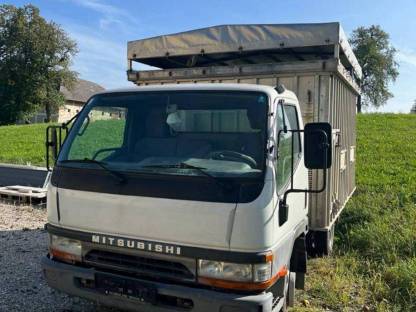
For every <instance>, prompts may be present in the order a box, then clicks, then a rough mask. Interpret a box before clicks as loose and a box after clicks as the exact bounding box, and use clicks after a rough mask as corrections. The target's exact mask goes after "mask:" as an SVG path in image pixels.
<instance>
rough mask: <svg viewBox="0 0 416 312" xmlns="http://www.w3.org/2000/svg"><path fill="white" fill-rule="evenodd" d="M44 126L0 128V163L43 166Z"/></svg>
mask: <svg viewBox="0 0 416 312" xmlns="http://www.w3.org/2000/svg"><path fill="white" fill-rule="evenodd" d="M46 127H47V125H46V124H34V125H21V126H2V127H0V163H13V164H19V165H27V164H31V165H38V166H45V131H46Z"/></svg>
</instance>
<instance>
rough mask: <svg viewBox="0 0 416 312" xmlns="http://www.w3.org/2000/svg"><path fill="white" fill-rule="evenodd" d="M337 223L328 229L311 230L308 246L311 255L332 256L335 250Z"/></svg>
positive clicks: (308, 236)
mask: <svg viewBox="0 0 416 312" xmlns="http://www.w3.org/2000/svg"><path fill="white" fill-rule="evenodd" d="M334 234H335V223H334V224H333V225H332V226H331V228H330V229H329V230H328V231H310V232H309V233H308V235H307V240H306V241H307V243H306V248H307V252H308V255H309V256H311V257H322V256H330V255H331V254H332V252H333V250H334Z"/></svg>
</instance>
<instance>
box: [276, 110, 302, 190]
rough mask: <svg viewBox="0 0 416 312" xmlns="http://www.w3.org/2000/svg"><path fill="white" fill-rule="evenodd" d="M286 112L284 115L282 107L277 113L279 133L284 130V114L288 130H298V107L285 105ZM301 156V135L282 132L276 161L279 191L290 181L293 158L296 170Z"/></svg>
mask: <svg viewBox="0 0 416 312" xmlns="http://www.w3.org/2000/svg"><path fill="white" fill-rule="evenodd" d="M283 110H284V112H283V113H282V109H281V107H279V108H278V112H277V118H278V120H277V125H278V126H277V133H279V131H280V130H283V114H284V120H285V122H286V126H287V130H298V129H299V121H298V116H297V112H296V107H295V106H292V105H284V106H283ZM292 138H293V151H292ZM300 154H301V146H300V134H299V132H297V133H292V132H290V131H288V132H287V133H284V132H280V143H279V158H278V159H277V161H276V184H277V190H278V191H279V190H281V189H282V188H283V187H284V186H285V185H286V184H287V183H288V182H289V181H290V176H291V170H292V166H291V164H292V157H294V159H293V162H294V169H296V165H297V160H298V158H299V156H300Z"/></svg>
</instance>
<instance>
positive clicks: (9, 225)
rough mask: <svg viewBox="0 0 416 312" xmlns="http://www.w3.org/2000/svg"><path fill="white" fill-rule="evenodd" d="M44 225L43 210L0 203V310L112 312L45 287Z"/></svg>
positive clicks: (45, 250)
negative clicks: (42, 267) (43, 268)
mask: <svg viewBox="0 0 416 312" xmlns="http://www.w3.org/2000/svg"><path fill="white" fill-rule="evenodd" d="M45 222H46V209H39V208H32V207H25V206H11V205H6V204H2V203H0V311H1V312H3V311H8V312H11V311H60V312H64V311H65V312H70V311H73V312H77V311H86V312H90V311H91V312H93V311H111V310H109V309H104V308H98V307H96V305H95V304H93V303H90V302H88V301H85V300H82V299H79V298H74V297H69V296H67V295H65V294H63V293H60V292H58V291H55V290H52V289H51V288H49V287H48V286H47V285H46V283H45V281H44V279H43V277H42V272H41V267H40V259H41V257H42V256H44V255H46V253H47V234H46V232H45V231H44V230H43V226H44V224H45Z"/></svg>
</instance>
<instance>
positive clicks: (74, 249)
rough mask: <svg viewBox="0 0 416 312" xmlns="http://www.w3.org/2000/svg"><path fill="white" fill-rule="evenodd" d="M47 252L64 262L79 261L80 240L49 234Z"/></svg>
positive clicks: (80, 251) (80, 252)
mask: <svg viewBox="0 0 416 312" xmlns="http://www.w3.org/2000/svg"><path fill="white" fill-rule="evenodd" d="M49 252H50V254H51V256H52V257H53V258H58V259H60V260H63V261H66V262H76V261H81V254H82V247H81V241H79V240H75V239H71V238H66V237H60V236H56V235H51V240H50V245H49Z"/></svg>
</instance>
